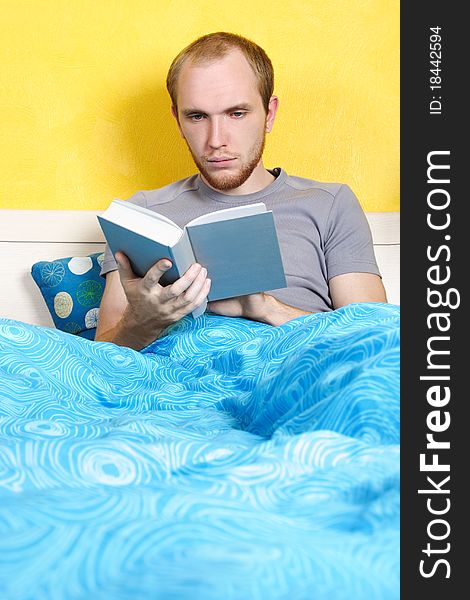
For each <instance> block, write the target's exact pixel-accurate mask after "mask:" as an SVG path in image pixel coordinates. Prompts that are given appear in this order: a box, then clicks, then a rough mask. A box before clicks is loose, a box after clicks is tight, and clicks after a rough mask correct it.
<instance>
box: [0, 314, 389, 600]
mask: <svg viewBox="0 0 470 600" xmlns="http://www.w3.org/2000/svg"><path fill="white" fill-rule="evenodd" d="M0 436H1V440H0V534H1V535H0V598H1V599H2V600H10V599H11V600H13V599H14V600H23V599H31V600H55V599H57V600H78V599H80V600H81V599H83V600H85V599H86V600H89V599H90V600H91V599H93V600H136V599H137V600H140V599H142V600H143V599H145V600H148V599H159V600H160V599H163V600H167V599H191V600H199V599H201V600H223V599H224V600H231V599H233V600H258V599H260V600H276V599H281V598H282V599H289V600H323V599H325V600H342V599H345V600H346V599H347V600H351V599H354V600H361V599H367V600H371V599H373V600H382V599H383V600H385V599H386V600H389V599H397V598H399V454H398V452H399V308H398V307H397V306H394V305H388V304H353V305H350V306H347V307H345V308H342V309H339V310H337V311H334V312H331V313H321V314H314V315H308V316H305V317H301V318H298V319H295V320H294V321H291V322H289V323H286V324H285V325H283V326H281V327H270V326H267V325H264V324H261V323H255V322H252V321H247V320H244V319H230V318H226V317H219V316H216V315H213V314H210V313H209V314H206V315H204V316H203V317H201V318H200V319H197V320H193V319H192V318H190V317H188V318H185V319H183V320H182V321H180V322H179V323H177V324H176V325H174V326H173V327H171V328H170V329H169V330H168V331H167V333H166V335H165V336H164V337H162V338H161V339H159V340H157V341H156V342H154V343H153V344H152V345H150V346H149V347H147V348H146V349H145V350H143V351H142V352H135V351H133V350H130V349H127V348H121V347H118V346H115V345H113V344H109V343H98V342H91V341H88V340H85V339H82V338H79V337H76V336H73V335H71V334H67V333H62V332H60V331H57V330H54V329H48V328H42V327H36V326H32V325H26V324H24V323H21V322H18V321H11V320H5V319H0Z"/></svg>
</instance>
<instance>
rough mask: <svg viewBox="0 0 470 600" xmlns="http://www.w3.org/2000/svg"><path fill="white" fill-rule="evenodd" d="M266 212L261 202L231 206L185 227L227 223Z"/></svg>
mask: <svg viewBox="0 0 470 600" xmlns="http://www.w3.org/2000/svg"><path fill="white" fill-rule="evenodd" d="M264 212H266V206H265V205H264V204H263V203H262V202H257V203H256V204H246V205H244V206H232V207H231V208H223V209H222V210H216V211H215V212H211V213H208V214H207V215H201V216H200V217H197V218H196V219H193V220H192V221H189V223H188V224H187V225H186V227H191V226H192V225H205V224H206V223H216V222H218V221H228V220H229V219H238V218H239V217H248V216H250V215H258V214H260V213H264Z"/></svg>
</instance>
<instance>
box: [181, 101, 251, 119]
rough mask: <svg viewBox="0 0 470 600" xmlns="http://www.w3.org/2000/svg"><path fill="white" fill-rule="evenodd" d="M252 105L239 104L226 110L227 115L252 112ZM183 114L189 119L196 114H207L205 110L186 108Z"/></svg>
mask: <svg viewBox="0 0 470 600" xmlns="http://www.w3.org/2000/svg"><path fill="white" fill-rule="evenodd" d="M251 108H252V107H251V104H249V103H248V102H239V103H238V104H235V105H234V106H231V107H230V108H226V109H225V110H224V112H225V113H230V112H236V111H237V110H251ZM181 114H182V115H184V116H185V117H189V116H190V115H194V114H201V115H205V114H207V113H206V111H205V110H201V109H199V108H185V109H184V110H182V111H181Z"/></svg>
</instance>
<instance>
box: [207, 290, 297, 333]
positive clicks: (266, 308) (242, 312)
mask: <svg viewBox="0 0 470 600" xmlns="http://www.w3.org/2000/svg"><path fill="white" fill-rule="evenodd" d="M208 309H209V310H210V311H211V312H213V313H215V314H218V315H224V316H226V317H243V318H245V319H251V320H252V321H259V322H261V323H267V324H268V325H282V324H283V323H287V321H290V320H291V319H295V318H297V317H300V316H302V315H308V314H309V313H308V312H306V311H304V310H301V309H300V308H295V307H293V306H289V305H288V304H284V303H283V302H281V301H280V300H277V299H276V298H274V296H270V295H269V294H265V293H264V292H259V293H257V294H248V295H246V296H236V297H234V298H227V299H226V300H215V301H213V302H209V304H208Z"/></svg>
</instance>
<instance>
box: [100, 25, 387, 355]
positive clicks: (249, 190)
mask: <svg viewBox="0 0 470 600" xmlns="http://www.w3.org/2000/svg"><path fill="white" fill-rule="evenodd" d="M167 88H168V91H169V94H170V96H171V100H172V107H171V111H172V114H173V116H174V117H175V119H176V122H177V125H178V128H179V131H180V133H181V135H182V137H183V138H184V140H185V141H186V144H187V146H188V149H189V151H190V153H191V155H192V157H193V159H194V162H195V164H196V166H197V168H198V170H199V174H198V175H194V176H192V177H189V178H187V179H184V180H182V181H178V182H176V183H173V184H170V185H169V186H166V187H164V188H161V189H159V190H153V191H146V192H139V193H138V194H135V195H134V196H132V197H131V198H130V199H129V201H131V202H136V203H138V204H140V205H143V206H146V207H147V208H150V209H154V210H156V211H158V212H159V213H161V214H164V215H166V216H168V217H169V218H171V219H172V220H174V221H175V222H176V223H178V225H180V226H183V225H185V224H186V223H187V222H188V221H190V220H191V219H193V218H195V217H196V216H199V215H201V214H204V213H206V212H211V211H213V210H217V209H222V208H228V207H230V206H235V205H237V204H251V203H254V202H260V201H261V202H264V203H265V204H266V206H267V208H268V209H269V210H272V211H273V215H274V218H275V221H276V226H277V231H278V237H279V242H280V247H281V254H282V259H283V263H284V268H285V271H286V278H287V284H288V287H287V288H286V289H282V290H273V291H272V292H269V293H258V294H251V295H248V296H242V297H238V298H233V299H228V300H219V301H217V302H210V303H209V309H210V310H211V311H212V312H214V313H218V314H221V315H227V316H232V317H245V318H248V319H252V320H256V321H261V322H265V323H268V324H271V325H281V324H282V323H285V322H287V321H289V320H291V319H294V318H296V317H299V316H301V315H305V314H309V313H311V312H319V311H329V310H333V309H335V308H339V307H340V306H344V305H346V304H350V303H351V302H386V296H385V291H384V287H383V285H382V280H381V278H380V274H379V270H378V268H377V264H376V261H375V257H374V251H373V245H372V239H371V235H370V231H369V227H368V224H367V220H366V218H365V215H364V213H363V211H362V209H361V207H360V205H359V203H358V201H357V199H356V198H355V196H354V194H353V193H352V192H351V190H350V189H349V188H348V187H347V186H344V185H341V184H331V183H320V182H316V181H310V180H307V179H301V178H299V177H289V176H288V175H287V173H285V171H283V170H282V169H273V170H267V169H266V168H265V167H264V165H263V160H262V154H263V149H264V143H265V136H266V133H269V132H270V131H271V129H272V127H273V124H274V119H275V116H276V111H277V107H278V98H277V97H276V96H274V95H273V89H274V75H273V69H272V65H271V61H270V60H269V58H268V57H267V55H266V53H265V52H264V50H263V49H262V48H260V47H259V46H257V45H256V44H254V43H253V42H251V41H249V40H247V39H245V38H243V37H241V36H237V35H234V34H230V33H222V32H219V33H214V34H209V35H206V36H203V37H202V38H199V39H197V40H196V41H195V42H193V43H192V44H190V45H189V46H188V47H186V48H185V49H184V50H183V51H182V52H181V53H180V54H179V55H178V56H177V57H176V58H175V60H174V61H173V63H172V65H171V67H170V70H169V72H168V77H167ZM116 260H117V263H116V262H115V260H114V258H113V256H112V254H111V253H110V251H109V249H107V251H106V256H105V260H104V262H103V268H102V274H103V275H106V286H105V291H104V295H103V300H102V303H101V307H100V317H99V324H98V328H97V335H96V340H98V341H112V342H114V343H116V344H120V345H125V346H129V347H131V348H134V349H136V350H140V349H141V348H143V347H145V346H146V345H148V344H149V343H150V342H152V341H153V340H155V339H156V338H157V337H158V336H159V335H160V334H161V333H162V332H163V330H164V329H165V328H166V327H168V326H169V325H170V324H172V323H174V322H176V321H178V320H179V319H181V318H182V317H184V316H185V315H187V314H189V313H190V312H191V311H193V310H194V309H195V308H196V307H197V306H199V305H200V304H201V303H202V302H203V301H204V299H205V298H206V296H207V294H208V293H209V290H210V284H211V282H210V274H208V273H207V272H206V269H204V268H203V267H202V266H201V265H198V264H194V265H192V266H191V267H190V268H189V269H188V271H187V272H186V273H185V274H184V275H183V276H182V277H181V278H180V279H178V280H177V281H175V282H174V283H173V284H171V285H169V286H166V287H163V286H161V285H160V284H159V279H160V277H161V276H162V274H163V273H164V272H165V271H166V270H167V269H168V268H169V267H170V266H171V263H170V261H169V260H167V259H162V260H160V261H159V262H157V263H156V264H155V265H154V266H153V267H152V268H151V269H150V270H149V271H148V273H147V274H146V275H145V277H143V278H140V277H137V276H136V275H135V274H134V273H133V272H132V270H131V268H130V265H129V261H128V260H127V257H126V256H124V255H123V254H122V253H117V255H116Z"/></svg>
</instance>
